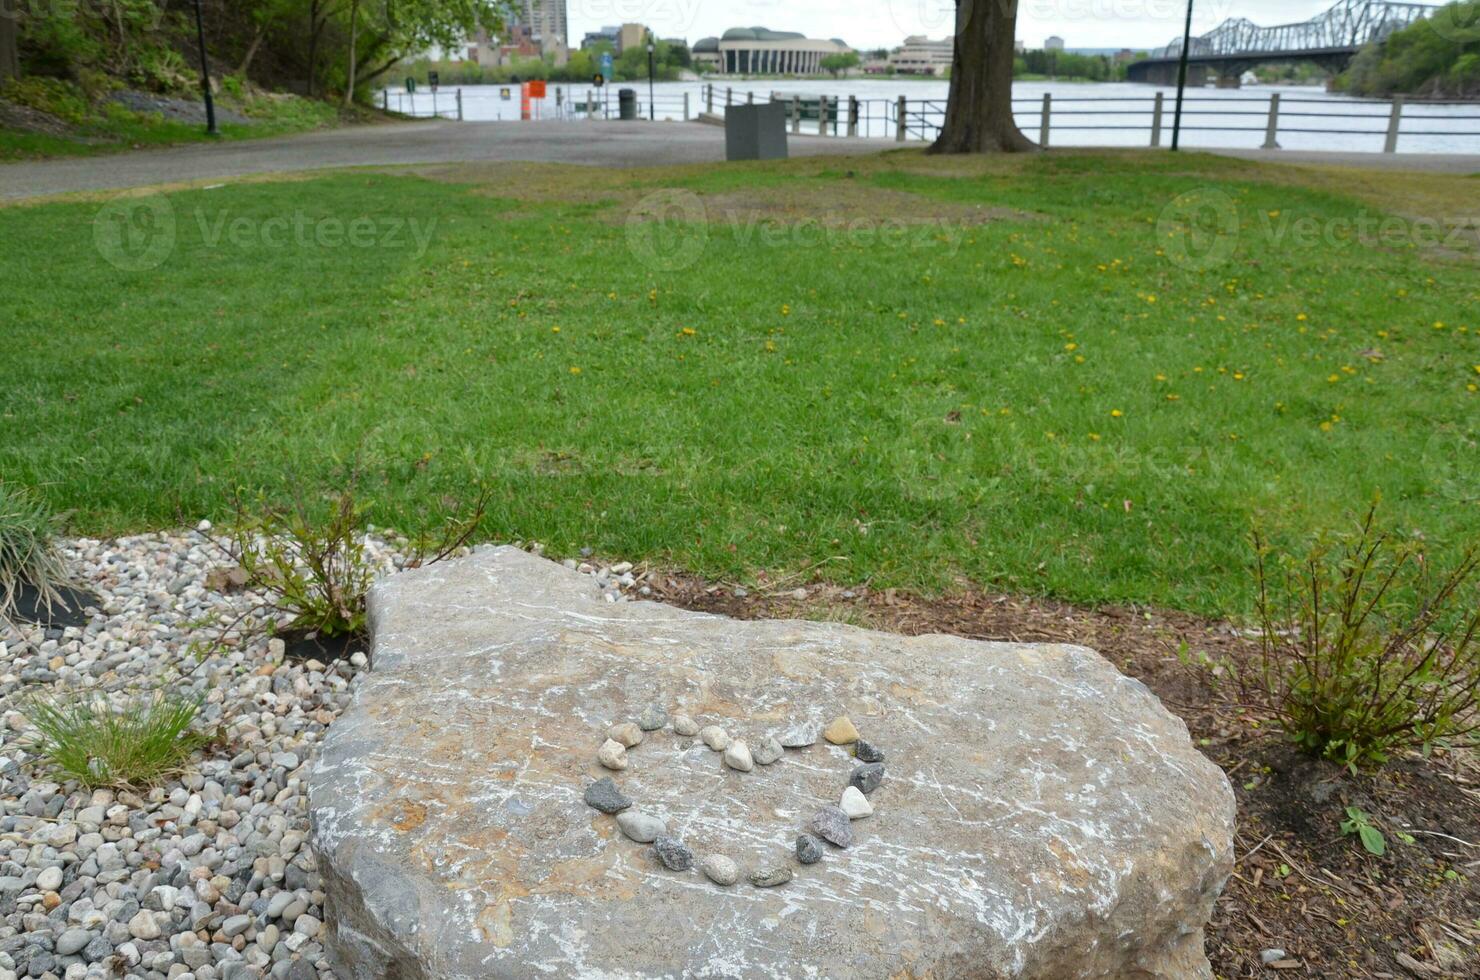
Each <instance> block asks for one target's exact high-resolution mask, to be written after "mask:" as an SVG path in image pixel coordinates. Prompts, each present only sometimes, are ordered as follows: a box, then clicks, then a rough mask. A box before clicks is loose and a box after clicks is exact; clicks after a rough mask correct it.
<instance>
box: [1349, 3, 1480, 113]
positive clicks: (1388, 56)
mask: <svg viewBox="0 0 1480 980" xmlns="http://www.w3.org/2000/svg"><path fill="white" fill-rule="evenodd" d="M1336 87H1337V88H1338V89H1340V90H1342V91H1345V92H1349V93H1351V94H1352V95H1366V96H1389V95H1400V94H1401V95H1418V96H1428V97H1431V98H1471V97H1474V96H1480V0H1470V2H1467V3H1453V4H1450V5H1448V6H1447V7H1443V8H1441V9H1439V10H1437V11H1435V12H1434V13H1433V14H1431V15H1429V17H1428V18H1426V19H1424V20H1420V21H1416V22H1415V23H1413V24H1410V25H1409V26H1408V27H1405V28H1404V29H1403V30H1401V31H1397V32H1396V33H1394V34H1391V35H1389V36H1388V38H1387V40H1385V41H1381V42H1379V43H1377V44H1371V45H1368V46H1367V47H1365V48H1363V49H1362V50H1361V51H1360V52H1358V53H1357V56H1356V57H1355V58H1354V59H1352V63H1351V65H1350V66H1349V67H1348V68H1347V70H1346V71H1345V72H1343V73H1342V74H1341V75H1339V76H1337V79H1336Z"/></svg>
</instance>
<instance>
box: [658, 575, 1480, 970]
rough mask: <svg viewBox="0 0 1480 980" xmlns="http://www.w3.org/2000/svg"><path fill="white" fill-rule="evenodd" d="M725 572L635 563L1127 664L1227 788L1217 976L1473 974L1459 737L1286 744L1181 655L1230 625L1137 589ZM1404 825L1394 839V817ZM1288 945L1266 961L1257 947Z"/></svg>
mask: <svg viewBox="0 0 1480 980" xmlns="http://www.w3.org/2000/svg"><path fill="white" fill-rule="evenodd" d="M760 582H761V585H760V587H759V588H756V589H755V590H753V591H752V592H751V593H750V594H747V595H744V596H739V597H737V596H736V594H735V587H734V586H732V585H722V584H719V583H715V582H710V581H706V580H704V579H700V578H697V577H694V576H690V575H686V574H683V573H680V572H653V573H650V574H649V575H648V576H647V577H646V578H645V579H644V583H645V584H647V585H648V586H649V587H650V588H651V589H652V591H653V598H655V599H659V600H662V601H665V602H670V603H673V604H675V605H678V606H682V607H685V608H688V609H696V610H702V611H705V612H715V613H722V614H725V615H729V616H734V617H736V618H739V619H763V618H801V619H814V620H827V621H836V622H847V623H852V624H855V625H858V626H865V627H869V628H872V629H882V630H890V631H893V632H898V633H903V634H907V635H918V634H924V633H947V634H952V635H956V636H964V637H969V638H972V639H981V640H1006V641H1014V642H1053V643H1076V644H1081V645H1083V646H1088V647H1092V648H1094V649H1096V650H1099V651H1100V652H1101V653H1102V654H1104V655H1105V656H1106V657H1107V658H1109V659H1110V660H1111V661H1112V662H1113V663H1115V664H1116V665H1117V666H1118V667H1119V668H1120V669H1121V670H1123V671H1125V672H1126V673H1127V674H1129V675H1131V676H1133V677H1136V678H1139V679H1140V680H1141V681H1143V682H1144V683H1146V684H1147V685H1148V686H1149V687H1150V688H1151V689H1152V690H1153V691H1155V692H1156V693H1157V695H1158V696H1159V697H1161V699H1162V701H1163V702H1164V703H1165V704H1166V705H1167V707H1168V708H1169V709H1170V710H1172V711H1173V712H1175V713H1176V714H1177V715H1179V716H1180V717H1181V718H1182V719H1183V720H1184V721H1186V722H1187V726H1188V729H1189V731H1190V732H1191V734H1192V737H1193V739H1194V740H1195V741H1196V742H1197V744H1198V745H1199V747H1200V748H1201V749H1202V751H1203V752H1204V753H1205V754H1207V755H1208V757H1209V758H1211V759H1212V760H1213V761H1214V762H1216V763H1217V764H1218V765H1219V766H1221V767H1222V768H1223V770H1224V772H1225V773H1227V774H1228V776H1229V779H1230V781H1231V782H1232V784H1233V787H1234V792H1235V795H1236V796H1237V798H1238V809H1239V830H1238V838H1237V848H1236V850H1237V854H1238V863H1237V866H1236V869H1235V873H1234V876H1233V878H1232V879H1230V881H1229V882H1228V885H1227V887H1226V888H1225V889H1224V892H1223V895H1222V897H1221V898H1220V899H1219V901H1218V906H1217V910H1216V912H1215V914H1214V918H1213V921H1212V923H1211V924H1210V927H1209V929H1208V943H1207V949H1208V956H1209V958H1210V959H1211V960H1212V963H1213V969H1214V972H1215V974H1216V975H1217V976H1219V977H1224V978H1232V977H1270V976H1280V975H1287V976H1307V977H1480V948H1477V944H1480V918H1477V917H1480V761H1477V759H1476V756H1475V755H1474V754H1472V753H1469V752H1462V751H1456V752H1441V753H1437V754H1436V755H1435V757H1434V758H1432V759H1430V760H1428V761H1424V760H1422V759H1419V758H1417V757H1412V758H1406V759H1401V760H1398V761H1396V762H1395V763H1393V764H1392V765H1390V766H1389V767H1388V768H1387V769H1385V770H1384V771H1382V772H1380V773H1372V774H1362V775H1358V776H1353V775H1351V774H1350V773H1348V772H1347V771H1346V770H1344V769H1341V768H1340V767H1338V766H1335V765H1333V764H1330V763H1327V762H1322V761H1320V760H1315V759H1310V758H1308V757H1306V756H1303V755H1300V754H1298V753H1296V752H1294V751H1292V750H1291V748H1290V747H1289V746H1288V745H1287V744H1286V743H1285V742H1284V741H1283V740H1282V739H1281V738H1280V737H1279V736H1278V733H1277V732H1276V731H1275V730H1274V728H1273V726H1272V725H1271V724H1270V720H1269V718H1268V716H1267V715H1266V714H1264V713H1263V712H1261V711H1259V710H1256V709H1249V708H1244V707H1240V706H1237V705H1234V704H1231V703H1230V702H1229V699H1228V698H1225V697H1221V696H1219V695H1218V694H1217V693H1216V692H1215V691H1214V690H1212V689H1210V688H1209V687H1208V686H1207V685H1206V684H1205V683H1204V679H1203V675H1202V674H1201V673H1200V672H1198V671H1195V670H1193V669H1191V668H1189V667H1187V666H1185V665H1184V662H1183V659H1182V658H1179V656H1178V651H1179V650H1186V651H1190V652H1191V653H1192V654H1193V655H1194V656H1196V654H1198V653H1206V654H1208V655H1209V656H1210V657H1212V658H1214V659H1217V658H1224V657H1249V656H1252V655H1254V654H1255V653H1256V652H1257V647H1256V645H1255V643H1254V641H1253V640H1252V639H1250V638H1249V637H1248V636H1247V635H1245V634H1244V633H1242V632H1241V631H1240V630H1238V629H1236V628H1235V627H1233V626H1232V625H1230V624H1228V623H1223V622H1217V621H1212V620H1206V619H1200V618H1198V617H1195V616H1190V615H1187V614H1183V613H1177V612H1168V611H1164V610H1156V609H1147V608H1139V607H1105V608H1099V609H1086V608H1082V607H1077V606H1072V605H1068V604H1065V603H1060V602H1054V601H1051V600H1041V599H1028V598H1022V597H1015V596H1006V595H996V594H990V593H978V592H966V593H959V594H955V595H950V596H944V597H937V598H928V597H921V596H915V595H910V594H908V593H903V592H897V591H895V590H884V591H874V590H871V589H867V588H855V589H851V590H849V589H845V588H842V587H838V586H834V585H817V584H812V585H803V584H802V583H801V582H799V581H795V580H792V581H783V582H775V583H768V582H767V581H766V580H765V578H764V577H763V576H762V577H761V579H760ZM1347 806H1356V807H1360V808H1361V809H1363V810H1365V811H1366V812H1367V813H1369V814H1371V815H1372V818H1373V821H1374V823H1375V824H1376V825H1377V826H1378V827H1379V828H1380V829H1381V830H1382V831H1383V832H1384V834H1385V835H1386V837H1387V841H1388V853H1387V855H1386V856H1385V857H1382V858H1373V857H1369V856H1368V855H1367V854H1366V853H1365V852H1364V851H1363V850H1362V849H1361V848H1360V846H1359V845H1358V844H1357V843H1356V839H1355V838H1353V837H1349V836H1345V835H1343V834H1342V833H1341V830H1340V823H1341V821H1342V819H1344V817H1345V814H1344V809H1345V807H1347ZM1400 831H1403V832H1405V833H1407V834H1408V835H1410V836H1411V838H1412V843H1404V842H1403V841H1402V840H1400V839H1399V837H1398V833H1399V832H1400ZM1273 948H1278V949H1283V950H1284V951H1285V953H1286V958H1285V960H1283V961H1281V962H1280V965H1279V966H1278V967H1277V968H1271V967H1268V966H1265V965H1264V964H1263V963H1262V962H1261V960H1260V953H1261V951H1262V950H1266V949H1273Z"/></svg>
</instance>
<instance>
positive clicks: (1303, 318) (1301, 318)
mask: <svg viewBox="0 0 1480 980" xmlns="http://www.w3.org/2000/svg"><path fill="white" fill-rule="evenodd" d="M1295 319H1296V320H1299V321H1300V322H1301V323H1304V322H1305V321H1306V320H1308V319H1310V318H1309V317H1307V316H1306V315H1305V314H1304V313H1297V314H1295Z"/></svg>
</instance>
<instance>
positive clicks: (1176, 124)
mask: <svg viewBox="0 0 1480 980" xmlns="http://www.w3.org/2000/svg"><path fill="white" fill-rule="evenodd" d="M1191 47H1192V0H1187V26H1186V27H1184V28H1183V29H1182V57H1181V58H1180V59H1179V60H1178V62H1177V111H1176V113H1175V114H1173V116H1172V152H1173V153H1176V152H1177V143H1178V142H1179V141H1180V140H1181V138H1182V94H1183V93H1184V92H1185V91H1186V90H1187V54H1188V49H1189V48H1191Z"/></svg>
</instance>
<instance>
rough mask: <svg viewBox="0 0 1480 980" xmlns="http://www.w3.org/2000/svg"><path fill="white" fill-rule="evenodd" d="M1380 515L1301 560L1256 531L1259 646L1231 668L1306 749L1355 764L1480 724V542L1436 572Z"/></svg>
mask: <svg viewBox="0 0 1480 980" xmlns="http://www.w3.org/2000/svg"><path fill="white" fill-rule="evenodd" d="M1376 516H1377V512H1376V507H1375V506H1374V507H1373V508H1372V509H1371V510H1369V511H1368V512H1367V515H1366V517H1365V519H1364V520H1363V521H1362V522H1361V523H1360V525H1359V526H1358V528H1357V529H1356V530H1355V531H1353V532H1350V533H1347V534H1344V535H1339V536H1336V537H1334V538H1330V539H1327V540H1323V541H1319V542H1317V543H1316V544H1315V545H1314V546H1313V547H1312V549H1311V551H1310V553H1309V554H1307V555H1306V556H1305V557H1303V558H1301V559H1298V560H1297V559H1292V558H1290V557H1289V556H1283V557H1272V555H1271V550H1270V549H1269V547H1268V546H1267V545H1266V543H1265V541H1264V540H1263V538H1262V537H1261V536H1260V535H1259V534H1258V533H1257V532H1256V534H1255V536H1254V545H1255V550H1256V552H1257V559H1256V563H1255V576H1256V583H1257V586H1258V591H1259V595H1258V614H1259V619H1260V624H1261V626H1262V627H1263V631H1262V632H1263V638H1262V650H1261V656H1260V658H1259V660H1258V662H1257V663H1256V664H1254V665H1246V666H1243V667H1235V668H1234V669H1235V670H1236V671H1237V672H1238V680H1239V681H1240V683H1241V685H1242V686H1243V687H1244V688H1245V689H1246V690H1247V689H1248V688H1250V687H1254V688H1257V689H1258V694H1259V695H1260V696H1262V698H1263V699H1264V700H1266V701H1267V703H1268V704H1269V705H1270V706H1271V707H1272V708H1273V710H1274V711H1275V713H1276V715H1277V716H1278V718H1279V721H1280V723H1281V725H1282V727H1283V728H1284V730H1285V732H1286V733H1287V734H1288V735H1289V736H1290V738H1291V739H1293V740H1294V742H1295V743H1296V744H1297V745H1298V746H1300V748H1302V749H1304V750H1305V751H1307V752H1310V753H1312V754H1314V755H1319V756H1323V757H1325V758H1328V759H1332V760H1334V761H1336V762H1340V763H1342V764H1343V765H1346V766H1348V767H1350V768H1351V769H1353V770H1354V771H1355V770H1356V768H1357V767H1359V766H1363V765H1372V764H1381V763H1383V762H1385V761H1387V759H1388V758H1389V757H1390V756H1391V755H1392V754H1393V753H1394V752H1398V751H1405V750H1409V749H1421V750H1423V751H1424V752H1428V751H1429V750H1430V749H1431V748H1433V747H1435V746H1444V745H1457V744H1473V742H1474V741H1475V736H1476V732H1477V731H1480V718H1477V711H1476V706H1477V701H1480V691H1477V687H1480V589H1476V587H1475V586H1476V583H1477V580H1480V549H1474V548H1472V549H1470V550H1468V551H1466V552H1465V553H1463V554H1462V555H1461V556H1460V557H1459V559H1458V560H1457V561H1456V562H1455V564H1454V565H1453V566H1451V567H1449V568H1447V569H1443V570H1441V569H1438V568H1436V567H1435V564H1434V562H1433V561H1432V560H1431V559H1430V557H1429V556H1428V555H1427V554H1426V553H1425V552H1424V550H1423V548H1422V545H1421V543H1420V542H1417V541H1413V540H1397V539H1395V538H1394V537H1393V536H1392V535H1391V534H1389V533H1386V532H1383V531H1381V530H1379V529H1378V528H1377V526H1376ZM1271 566H1273V567H1271Z"/></svg>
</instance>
